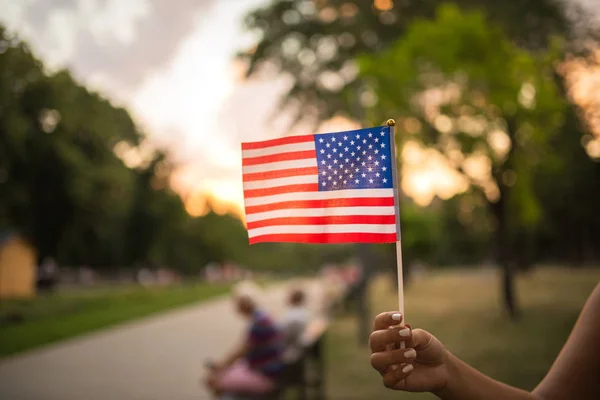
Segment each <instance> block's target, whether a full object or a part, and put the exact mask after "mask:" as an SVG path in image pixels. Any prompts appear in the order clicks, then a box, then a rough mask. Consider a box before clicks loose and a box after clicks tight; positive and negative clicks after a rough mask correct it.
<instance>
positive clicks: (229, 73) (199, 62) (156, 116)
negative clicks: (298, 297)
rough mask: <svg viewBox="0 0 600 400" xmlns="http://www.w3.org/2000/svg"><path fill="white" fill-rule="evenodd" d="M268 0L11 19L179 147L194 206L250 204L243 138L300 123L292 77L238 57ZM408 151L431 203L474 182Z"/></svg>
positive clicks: (183, 184)
mask: <svg viewBox="0 0 600 400" xmlns="http://www.w3.org/2000/svg"><path fill="white" fill-rule="evenodd" d="M581 1H586V2H588V3H590V4H591V3H593V2H595V1H600V0H581ZM265 3H267V0H243V1H242V0H0V22H1V23H3V24H4V25H5V26H7V27H8V29H9V30H11V31H13V32H16V33H17V34H18V35H19V36H20V37H21V38H22V39H24V40H26V41H27V42H28V43H29V44H30V45H31V47H32V49H33V51H34V53H35V54H36V55H37V56H38V57H39V58H41V59H42V60H43V61H44V63H45V64H46V65H47V66H48V68H49V70H51V71H52V70H56V69H59V68H64V67H66V68H69V69H70V70H71V71H72V73H73V74H74V76H75V77H76V78H77V79H78V80H79V81H81V82H83V83H84V84H86V85H87V86H88V87H90V88H92V89H93V90H97V91H99V92H100V93H102V94H103V95H105V96H106V97H108V98H109V99H111V100H112V101H113V102H114V103H115V104H118V105H122V106H125V107H127V108H128V110H129V111H130V112H131V114H132V116H133V117H134V119H135V121H136V123H138V125H139V126H140V127H141V128H142V129H143V131H144V132H145V133H146V135H147V138H148V140H147V147H150V148H151V147H163V148H166V149H168V150H169V151H170V153H171V154H172V156H173V159H174V160H175V161H176V162H177V164H178V168H177V170H176V173H175V174H174V176H173V181H172V184H173V187H174V189H175V190H176V191H178V192H179V193H180V194H182V195H183V196H184V197H185V198H186V199H187V201H186V205H187V208H188V211H189V212H190V213H192V214H202V213H203V212H205V203H204V197H205V196H206V195H207V194H209V195H210V196H211V197H214V198H215V199H217V200H218V202H219V204H220V205H221V207H223V208H224V210H225V209H227V208H228V207H229V206H230V205H233V206H234V207H238V208H240V207H241V205H242V204H243V197H242V185H241V153H240V142H241V141H253V140H262V139H267V138H272V137H277V136H282V135H285V134H289V133H290V132H286V131H285V130H284V127H285V126H287V124H286V115H285V114H284V115H278V116H277V117H274V115H276V114H277V113H276V112H275V111H277V109H276V106H277V102H278V100H279V98H280V96H281V95H282V94H283V93H284V92H285V90H286V88H287V87H288V85H289V82H288V81H287V80H286V79H285V78H284V77H281V78H272V79H270V80H268V81H264V80H260V79H250V80H247V79H244V78H243V68H242V67H241V65H240V64H239V62H236V61H235V57H234V56H235V53H236V51H238V50H240V49H241V48H245V47H250V46H251V45H252V44H253V43H255V41H256V37H254V36H253V35H252V34H250V33H248V32H245V31H244V29H243V24H242V22H243V17H244V15H246V14H247V13H248V12H249V11H250V10H252V9H255V8H257V7H260V6H262V5H264V4H265ZM345 128H350V129H354V128H356V126H355V125H353V124H352V123H350V122H349V121H340V120H334V121H329V122H328V123H325V124H323V125H322V126H321V127H320V128H319V132H329V131H334V130H343V129H345ZM294 133H308V132H294ZM311 133H312V132H311ZM403 157H404V161H405V165H404V167H403V177H404V179H403V187H402V189H403V190H404V191H405V192H407V193H408V194H409V195H411V197H413V198H414V199H415V200H416V201H417V203H419V204H423V205H424V204H427V203H429V202H430V201H431V200H432V198H433V197H434V196H435V195H437V196H439V197H441V198H449V197H451V196H452V195H454V194H455V193H456V192H458V191H461V190H464V189H465V188H466V186H465V185H466V183H465V182H463V181H462V180H461V178H460V177H459V176H458V175H457V174H454V173H452V172H450V171H449V170H448V168H445V167H444V161H443V160H442V159H441V157H436V155H435V154H433V153H427V152H423V151H421V150H420V149H418V148H415V147H414V146H412V147H411V146H407V148H405V149H404V154H403ZM128 160H129V162H131V163H134V162H135V159H134V157H129V158H128V159H126V161H128Z"/></svg>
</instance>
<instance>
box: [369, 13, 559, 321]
mask: <svg viewBox="0 0 600 400" xmlns="http://www.w3.org/2000/svg"><path fill="white" fill-rule="evenodd" d="M560 51H561V49H560V47H559V46H558V44H554V45H553V46H552V47H551V48H550V49H549V50H548V51H539V52H538V53H537V54H536V55H534V54H532V53H530V52H528V51H526V50H523V49H520V48H519V47H517V46H516V45H514V44H513V43H512V42H511V41H510V39H509V38H508V37H507V36H506V35H505V34H504V32H503V31H502V29H500V28H499V27H497V26H494V25H493V24H492V23H491V22H490V21H489V20H486V19H485V18H484V17H483V16H482V15H481V14H480V13H475V12H472V13H463V12H461V11H460V9H459V8H458V7H456V6H454V5H445V6H442V7H440V9H439V11H438V14H437V17H436V19H435V20H433V21H431V20H422V19H417V20H415V21H414V22H413V24H412V25H410V26H409V27H408V28H407V31H406V34H405V35H404V37H403V39H402V40H400V41H398V42H397V43H396V44H395V45H393V46H392V47H391V48H389V49H388V50H387V51H385V52H382V53H380V54H379V55H376V56H365V57H364V58H363V59H362V63H361V76H362V77H363V78H365V80H366V81H367V82H369V85H370V86H369V89H370V90H371V91H372V93H373V94H374V95H375V96H376V98H377V99H378V101H377V105H376V106H374V107H372V108H371V109H369V111H368V113H369V115H370V116H371V121H372V122H374V123H376V121H381V120H382V119H385V116H389V115H399V116H401V118H400V120H399V122H400V125H399V127H398V128H399V129H398V130H399V131H400V134H399V135H398V136H397V137H398V138H400V140H399V142H400V143H399V145H402V143H405V142H407V141H413V142H419V143H422V144H423V145H425V146H427V147H430V148H434V149H436V150H437V151H438V152H439V153H440V154H442V155H443V156H444V157H445V159H446V160H447V162H448V166H449V167H450V168H454V169H455V170H456V171H458V172H459V173H461V174H462V176H463V177H464V178H465V179H467V180H468V182H469V184H470V185H471V187H473V188H474V189H475V190H478V191H480V192H481V193H482V194H483V195H484V198H485V199H486V203H487V208H488V210H489V212H490V214H491V215H492V216H493V222H494V224H495V243H496V245H497V256H498V261H499V262H500V264H501V265H502V266H503V270H504V280H503V288H504V290H503V292H504V300H505V305H506V308H507V310H508V312H509V313H510V315H511V316H515V315H516V314H517V307H516V301H515V299H514V293H513V292H514V289H513V271H514V269H515V260H514V257H512V250H511V248H512V247H513V245H514V244H515V243H511V241H512V240H513V239H518V234H520V233H521V232H526V233H527V232H528V230H529V229H530V228H531V227H533V226H534V225H535V223H537V221H538V220H539V218H540V213H541V211H540V206H539V203H538V199H537V197H536V196H535V193H534V191H533V184H532V180H533V177H534V174H533V171H534V170H535V168H536V166H537V165H538V164H539V163H540V162H541V161H542V160H543V159H544V158H546V157H552V155H551V154H550V153H549V152H548V150H549V143H550V139H551V138H552V136H553V135H554V134H555V133H556V132H557V131H558V129H559V128H560V127H561V125H562V124H563V114H564V107H565V106H564V102H563V100H562V98H561V96H560V92H559V88H558V87H557V85H556V81H555V76H554V64H555V62H556V61H557V59H558V57H559V55H560V54H561V53H560Z"/></svg>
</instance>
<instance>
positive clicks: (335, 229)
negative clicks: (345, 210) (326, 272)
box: [248, 224, 396, 237]
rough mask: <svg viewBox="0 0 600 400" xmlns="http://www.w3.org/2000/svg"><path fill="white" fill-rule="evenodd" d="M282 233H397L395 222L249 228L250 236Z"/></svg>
mask: <svg viewBox="0 0 600 400" xmlns="http://www.w3.org/2000/svg"><path fill="white" fill-rule="evenodd" d="M280 233H396V225H395V224H386V225H382V224H354V225H350V224H340V225H283V226H265V227H262V228H255V229H249V230H248V236H249V237H254V236H261V235H273V234H280Z"/></svg>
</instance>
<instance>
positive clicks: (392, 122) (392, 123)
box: [386, 118, 396, 126]
mask: <svg viewBox="0 0 600 400" xmlns="http://www.w3.org/2000/svg"><path fill="white" fill-rule="evenodd" d="M386 125H387V126H395V125H396V121H394V120H393V119H391V118H390V119H388V120H387V122H386Z"/></svg>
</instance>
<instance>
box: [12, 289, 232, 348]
mask: <svg viewBox="0 0 600 400" xmlns="http://www.w3.org/2000/svg"><path fill="white" fill-rule="evenodd" d="M228 289H229V287H228V286H227V285H209V284H201V283H196V284H184V285H178V286H172V287H164V288H143V287H140V286H127V287H116V288H103V289H90V290H65V291H63V292H59V293H56V294H54V295H49V296H39V297H37V298H35V299H31V300H19V301H16V300H15V301H1V302H0V316H3V317H5V316H7V315H10V314H16V315H20V316H22V321H19V322H10V323H6V322H4V323H3V324H2V325H0V357H3V356H7V355H10V354H14V353H17V352H20V351H23V350H27V349H30V348H33V347H37V346H41V345H43V344H47V343H51V342H55V341H58V340H62V339H66V338H69V337H73V336H76V335H80V334H82V333H86V332H90V331H94V330H97V329H100V328H105V327H108V326H111V325H116V324H119V323H122V322H126V321H129V320H132V319H136V318H141V317H144V316H147V315H150V314H153V313H156V312H160V311H165V310H168V309H170V308H174V307H178V306H182V305H185V304H189V303H194V302H197V301H201V300H205V299H208V298H210V297H213V296H216V295H219V294H223V293H225V292H226V291H227V290H228ZM3 319H4V318H3Z"/></svg>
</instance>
